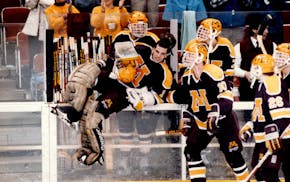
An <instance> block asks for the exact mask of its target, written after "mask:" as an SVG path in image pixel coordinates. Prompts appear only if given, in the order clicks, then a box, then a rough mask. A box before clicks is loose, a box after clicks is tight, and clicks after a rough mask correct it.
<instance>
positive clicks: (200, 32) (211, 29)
mask: <svg viewBox="0 0 290 182" xmlns="http://www.w3.org/2000/svg"><path fill="white" fill-rule="evenodd" d="M221 31H222V23H221V22H220V21H219V20H218V19H215V18H206V19H204V20H203V21H202V22H201V23H200V25H199V27H198V29H197V32H196V33H197V38H198V40H200V41H206V40H208V39H209V38H212V37H217V36H218V35H219V34H220V33H221Z"/></svg>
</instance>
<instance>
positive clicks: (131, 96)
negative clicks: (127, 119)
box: [126, 87, 155, 111]
mask: <svg viewBox="0 0 290 182" xmlns="http://www.w3.org/2000/svg"><path fill="white" fill-rule="evenodd" d="M126 91H127V95H128V97H127V98H128V101H129V102H130V103H131V104H132V106H133V107H134V108H135V109H136V110H138V111H139V110H142V109H143V107H144V106H152V105H154V104H155V98H154V94H153V93H152V92H150V91H148V89H147V87H143V88H141V89H135V88H127V90H126Z"/></svg>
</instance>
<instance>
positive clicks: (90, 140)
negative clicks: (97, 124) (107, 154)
mask: <svg viewBox="0 0 290 182" xmlns="http://www.w3.org/2000/svg"><path fill="white" fill-rule="evenodd" d="M80 132H81V145H82V147H81V148H80V149H78V150H77V152H76V154H77V158H78V160H79V161H81V162H82V163H84V164H86V165H92V164H93V163H95V162H96V161H98V162H99V163H100V164H102V163H103V153H104V149H105V147H104V137H103V135H102V133H101V131H100V129H99V128H95V129H88V128H86V121H84V120H80Z"/></svg>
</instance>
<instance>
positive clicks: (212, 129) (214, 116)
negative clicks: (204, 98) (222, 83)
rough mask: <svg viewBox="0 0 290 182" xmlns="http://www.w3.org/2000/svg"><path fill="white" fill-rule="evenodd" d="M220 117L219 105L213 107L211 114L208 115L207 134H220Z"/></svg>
mask: <svg viewBox="0 0 290 182" xmlns="http://www.w3.org/2000/svg"><path fill="white" fill-rule="evenodd" d="M219 116H220V108H219V105H218V104H212V105H211V112H209V113H208V115H207V122H206V125H207V133H208V134H209V135H213V134H216V133H217V132H218V128H219V126H218V122H219Z"/></svg>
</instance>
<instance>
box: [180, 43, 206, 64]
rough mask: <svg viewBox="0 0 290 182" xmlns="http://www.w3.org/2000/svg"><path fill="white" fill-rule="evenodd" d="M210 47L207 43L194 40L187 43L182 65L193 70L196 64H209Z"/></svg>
mask: <svg viewBox="0 0 290 182" xmlns="http://www.w3.org/2000/svg"><path fill="white" fill-rule="evenodd" d="M207 55H208V47H207V45H206V44H205V43H202V42H200V41H198V40H197V39H193V40H191V41H189V42H188V43H187V45H186V46H185V49H184V53H183V56H182V65H183V66H185V67H187V68H192V67H193V66H194V65H195V64H198V63H200V62H203V63H204V64H206V63H207Z"/></svg>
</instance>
